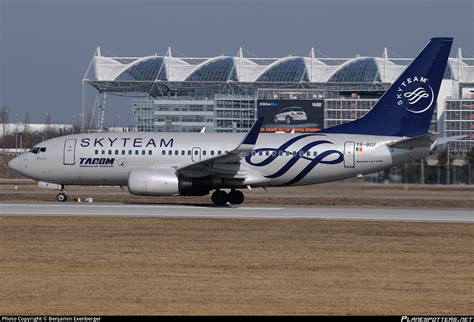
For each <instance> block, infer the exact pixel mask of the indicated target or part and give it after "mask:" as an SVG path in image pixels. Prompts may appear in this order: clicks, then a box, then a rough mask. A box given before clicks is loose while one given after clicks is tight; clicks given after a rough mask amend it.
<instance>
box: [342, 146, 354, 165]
mask: <svg viewBox="0 0 474 322" xmlns="http://www.w3.org/2000/svg"><path fill="white" fill-rule="evenodd" d="M354 166H355V142H352V141H348V142H345V143H344V167H346V168H353V167H354Z"/></svg>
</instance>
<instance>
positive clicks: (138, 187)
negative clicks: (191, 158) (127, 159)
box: [128, 169, 243, 196]
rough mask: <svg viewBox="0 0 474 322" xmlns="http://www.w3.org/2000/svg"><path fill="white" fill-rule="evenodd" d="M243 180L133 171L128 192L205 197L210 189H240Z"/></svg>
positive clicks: (164, 171) (129, 179)
mask: <svg viewBox="0 0 474 322" xmlns="http://www.w3.org/2000/svg"><path fill="white" fill-rule="evenodd" d="M242 186H243V179H232V178H230V179H221V178H216V177H213V176H206V177H200V178H187V177H183V176H178V175H176V173H175V172H173V171H172V170H151V169H147V170H133V171H131V172H130V174H129V175H128V191H129V192H130V193H131V194H133V195H142V196H171V195H184V196H205V195H207V194H209V191H210V190H212V189H218V188H241V187H242Z"/></svg>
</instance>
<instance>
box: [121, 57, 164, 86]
mask: <svg viewBox="0 0 474 322" xmlns="http://www.w3.org/2000/svg"><path fill="white" fill-rule="evenodd" d="M166 79H167V78H166V68H165V66H164V64H163V58H162V57H156V58H149V59H146V60H143V61H141V62H139V63H137V64H134V65H131V66H130V67H128V68H127V69H125V70H124V71H123V72H122V73H120V75H119V76H117V78H116V79H115V80H116V81H151V82H154V81H155V80H166Z"/></svg>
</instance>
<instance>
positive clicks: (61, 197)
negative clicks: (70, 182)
mask: <svg viewBox="0 0 474 322" xmlns="http://www.w3.org/2000/svg"><path fill="white" fill-rule="evenodd" d="M56 200H57V201H59V202H65V201H66V200H67V192H66V191H60V192H59V193H58V194H57V195H56Z"/></svg>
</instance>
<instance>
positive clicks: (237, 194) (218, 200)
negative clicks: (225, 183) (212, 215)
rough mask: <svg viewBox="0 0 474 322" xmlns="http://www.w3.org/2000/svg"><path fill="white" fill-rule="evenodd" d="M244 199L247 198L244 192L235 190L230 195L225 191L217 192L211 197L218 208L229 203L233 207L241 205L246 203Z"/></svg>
mask: <svg viewBox="0 0 474 322" xmlns="http://www.w3.org/2000/svg"><path fill="white" fill-rule="evenodd" d="M244 199H245V197H244V194H243V193H242V191H240V190H234V189H232V190H231V191H230V192H229V193H227V192H225V191H223V190H216V191H214V193H213V194H212V196H211V200H212V202H213V203H214V204H215V205H216V206H223V205H225V204H226V203H227V202H229V203H231V204H233V205H240V204H241V203H242V202H244Z"/></svg>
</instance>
